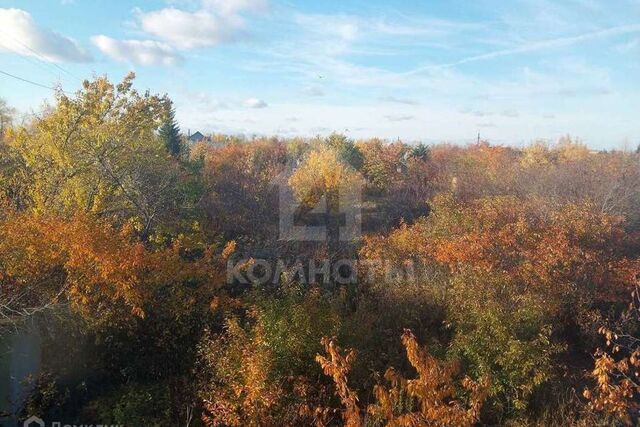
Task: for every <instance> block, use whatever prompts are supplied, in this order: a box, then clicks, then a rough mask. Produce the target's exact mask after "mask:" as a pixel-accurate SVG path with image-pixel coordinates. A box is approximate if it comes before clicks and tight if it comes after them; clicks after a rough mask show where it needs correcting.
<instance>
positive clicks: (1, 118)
mask: <svg viewBox="0 0 640 427" xmlns="http://www.w3.org/2000/svg"><path fill="white" fill-rule="evenodd" d="M15 114H16V110H15V108H12V107H10V106H9V105H8V104H7V101H5V100H4V99H2V98H0V139H2V137H3V135H4V131H5V129H7V128H8V127H10V126H11V125H12V124H13V119H14V117H15Z"/></svg>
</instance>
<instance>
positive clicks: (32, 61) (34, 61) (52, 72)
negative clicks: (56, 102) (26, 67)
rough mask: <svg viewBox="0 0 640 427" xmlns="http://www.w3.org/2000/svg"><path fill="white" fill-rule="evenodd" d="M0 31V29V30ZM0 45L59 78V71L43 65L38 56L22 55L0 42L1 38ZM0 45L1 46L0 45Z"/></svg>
mask: <svg viewBox="0 0 640 427" xmlns="http://www.w3.org/2000/svg"><path fill="white" fill-rule="evenodd" d="M0 31H1V30H0ZM0 45H2V46H4V48H5V49H9V50H10V51H12V52H13V53H15V54H17V55H18V56H19V57H20V59H22V60H24V61H27V62H28V63H30V64H33V65H35V66H36V67H39V68H40V69H42V70H44V71H47V72H48V73H51V74H53V75H54V76H56V78H59V77H60V73H56V72H55V71H54V70H52V69H51V68H49V67H46V66H45V65H46V64H44V63H43V62H42V61H38V58H31V57H29V56H26V55H24V54H22V53H20V52H18V51H17V50H16V49H14V48H12V47H11V46H7V45H6V44H4V43H3V42H2V40H0ZM0 47H1V46H0Z"/></svg>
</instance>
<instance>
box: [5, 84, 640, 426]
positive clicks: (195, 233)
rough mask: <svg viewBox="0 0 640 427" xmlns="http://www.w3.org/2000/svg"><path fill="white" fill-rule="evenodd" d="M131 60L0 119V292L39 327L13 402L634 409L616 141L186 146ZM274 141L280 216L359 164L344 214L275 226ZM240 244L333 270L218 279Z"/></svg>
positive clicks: (200, 410)
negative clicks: (358, 224) (308, 225)
mask: <svg viewBox="0 0 640 427" xmlns="http://www.w3.org/2000/svg"><path fill="white" fill-rule="evenodd" d="M132 83H133V77H132V76H130V77H128V78H127V79H125V80H124V81H123V82H122V83H121V84H119V85H117V86H114V85H112V84H111V83H109V82H108V81H107V80H106V79H102V78H98V79H96V80H94V81H91V82H86V84H85V86H84V89H83V90H82V91H81V92H79V93H78V94H77V96H74V97H68V96H66V95H64V94H62V93H60V94H59V95H58V97H57V103H56V104H55V105H54V106H53V107H52V108H51V109H49V110H47V111H45V112H43V114H42V116H41V117H38V118H34V119H33V120H32V121H30V122H28V123H26V124H24V125H22V126H14V127H12V128H9V129H7V130H5V132H4V134H3V135H2V139H1V140H0V235H1V236H2V239H0V307H2V308H0V314H2V315H3V316H5V317H6V318H8V319H11V320H12V321H13V322H14V323H19V322H20V321H22V320H24V319H25V318H29V319H31V320H34V321H36V322H38V324H39V325H40V330H41V331H42V337H43V342H44V345H43V367H42V368H43V370H42V374H41V376H40V377H39V378H35V379H33V380H34V381H35V383H36V387H35V389H34V392H33V393H32V395H31V396H30V397H29V399H28V401H27V407H26V408H25V410H24V414H23V415H26V414H27V413H29V414H34V413H36V414H41V415H42V416H43V417H44V418H45V419H47V418H55V419H61V420H64V421H66V422H74V421H78V422H84V423H86V422H89V421H90V422H96V423H114V424H125V425H136V426H138V425H139V426H142V425H163V426H164V425H192V426H195V425H211V426H249V425H256V426H258V425H260V426H282V425H292V426H293V425H317V426H323V425H348V426H365V425H366V426H382V425H390V426H392V425H394V426H403V425H406V426H416V425H424V426H431V425H452V426H458V425H472V424H476V423H485V424H501V425H563V426H564V425H610V424H631V423H634V422H637V420H638V415H637V411H638V409H639V405H638V403H639V400H638V396H637V394H638V392H640V388H639V383H638V379H637V378H638V375H639V373H638V370H639V366H640V347H639V346H638V339H637V338H635V337H640V334H639V332H638V320H639V318H638V314H639V312H638V308H639V305H638V298H639V295H638V293H637V289H636V287H637V283H638V277H637V275H638V272H639V271H640V270H639V267H640V265H639V262H638V259H639V258H638V256H639V255H640V241H639V240H638V231H639V228H638V227H639V225H638V224H639V222H640V209H639V208H640V168H639V166H640V163H639V162H640V155H639V154H636V153H632V152H623V151H611V152H593V151H590V150H589V149H588V148H587V147H586V146H585V145H583V144H581V143H580V142H578V141H575V140H572V139H570V138H568V137H567V138H563V139H562V140H561V141H559V142H558V143H555V144H546V143H543V142H534V143H532V144H530V145H529V146H527V147H524V148H522V149H516V148H509V147H503V146H493V145H490V144H489V143H486V142H482V143H480V144H474V145H469V146H464V147H463V146H456V145H449V144H438V145H431V146H424V145H418V146H415V145H409V144H404V143H401V142H394V143H388V142H385V141H380V140H366V141H352V140H351V139H349V138H347V137H345V136H342V135H338V134H334V135H331V136H329V137H327V138H321V137H318V138H314V139H311V140H301V139H290V140H283V139H278V138H238V137H226V136H222V135H215V136H214V137H213V138H214V140H215V141H216V142H223V143H224V144H222V146H221V147H220V146H218V145H212V144H209V143H208V142H203V143H200V144H197V145H194V146H188V145H187V144H186V143H185V142H184V141H182V142H180V140H179V139H178V140H177V139H176V138H178V135H177V133H176V132H177V129H175V126H172V124H171V117H172V115H171V114H169V112H170V109H171V103H170V101H169V99H167V98H166V97H159V96H154V95H150V94H148V93H145V94H141V93H138V92H136V91H135V90H134V89H133V88H132ZM163 124H164V125H163ZM161 126H162V129H163V131H162V132H160V133H158V132H157V130H158V129H159V128H160V127H161ZM176 141H177V142H176ZM176 147H180V149H179V150H178V149H177V148H176ZM291 165H294V166H295V169H294V171H293V174H292V175H291V177H290V178H288V180H287V181H286V183H285V184H286V185H289V186H291V187H292V192H293V194H294V195H295V196H296V197H297V198H298V200H299V201H300V202H301V205H302V206H303V212H302V216H303V217H304V215H307V218H310V217H311V216H312V215H311V214H310V211H312V209H313V207H314V206H315V205H316V203H318V202H319V201H321V200H323V198H324V199H325V200H326V201H327V203H328V204H332V203H334V201H335V200H334V199H333V198H334V197H335V195H336V193H337V192H339V191H340V190H346V189H348V188H351V187H353V186H354V185H360V184H359V183H363V189H362V191H363V193H362V201H361V205H360V206H359V209H361V212H362V230H363V238H362V239H356V240H352V241H349V242H338V243H336V242H321V243H318V242H289V241H280V240H279V238H278V237H279V230H278V226H279V222H278V221H279V218H278V211H279V205H278V197H279V195H278V187H277V186H275V185H274V180H275V179H276V178H277V177H279V176H281V174H282V173H283V172H285V171H286V170H287V168H289V167H291ZM252 258H253V259H258V258H260V259H267V260H278V259H281V260H287V261H289V264H286V265H287V266H288V267H291V266H292V265H294V264H295V263H293V262H294V261H298V262H300V264H301V265H308V262H309V261H310V260H336V259H341V258H353V259H357V260H358V262H359V264H358V265H359V268H358V276H357V280H356V281H355V283H348V284H341V283H336V282H335V281H329V282H328V283H324V282H322V281H321V282H320V283H317V284H310V283H308V280H301V276H300V274H299V273H300V271H299V270H298V271H296V270H295V268H293V267H291V268H290V269H289V270H288V271H287V270H285V271H282V272H281V273H282V274H281V275H279V276H278V277H276V279H277V280H276V281H275V282H276V283H273V281H269V282H268V283H266V284H265V283H260V284H257V283H253V284H242V283H238V281H237V280H229V278H228V276H227V268H228V265H227V264H228V263H235V262H242V260H249V261H246V262H247V267H248V266H250V265H251V261H250V260H251V259H252ZM390 272H391V274H390Z"/></svg>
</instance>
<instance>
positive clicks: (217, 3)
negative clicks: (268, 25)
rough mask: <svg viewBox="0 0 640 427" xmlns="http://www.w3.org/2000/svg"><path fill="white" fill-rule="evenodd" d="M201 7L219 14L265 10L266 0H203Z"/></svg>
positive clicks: (267, 4)
mask: <svg viewBox="0 0 640 427" xmlns="http://www.w3.org/2000/svg"><path fill="white" fill-rule="evenodd" d="M202 7H203V8H204V9H207V10H212V11H215V12H217V13H219V14H220V15H224V16H228V15H235V14H236V13H239V12H245V11H246V12H266V11H267V9H268V8H269V3H268V1H267V0H203V1H202Z"/></svg>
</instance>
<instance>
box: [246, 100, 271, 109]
mask: <svg viewBox="0 0 640 427" xmlns="http://www.w3.org/2000/svg"><path fill="white" fill-rule="evenodd" d="M243 105H244V106H245V107H247V108H265V107H267V103H266V102H264V101H263V100H262V99H258V98H249V99H247V100H246V101H244V103H243Z"/></svg>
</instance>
